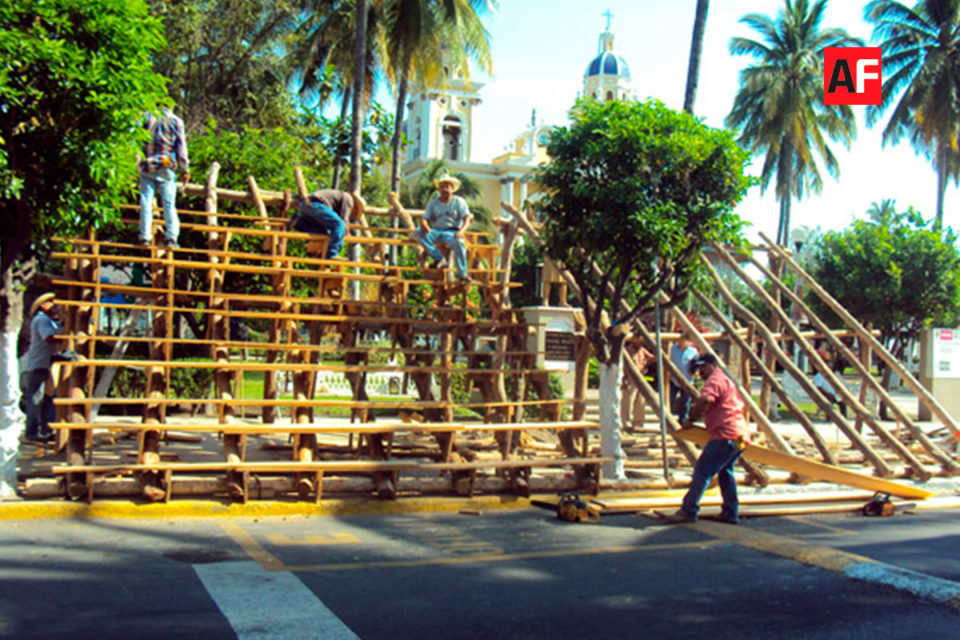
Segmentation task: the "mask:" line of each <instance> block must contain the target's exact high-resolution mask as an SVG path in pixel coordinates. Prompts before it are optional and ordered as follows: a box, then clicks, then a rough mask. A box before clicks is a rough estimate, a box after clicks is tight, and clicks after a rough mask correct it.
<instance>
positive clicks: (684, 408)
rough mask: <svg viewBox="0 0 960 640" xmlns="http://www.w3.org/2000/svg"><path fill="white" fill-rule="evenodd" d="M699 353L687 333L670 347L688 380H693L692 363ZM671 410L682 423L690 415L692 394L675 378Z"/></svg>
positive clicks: (672, 385) (673, 356) (672, 384)
mask: <svg viewBox="0 0 960 640" xmlns="http://www.w3.org/2000/svg"><path fill="white" fill-rule="evenodd" d="M699 355H700V353H699V352H698V351H697V350H696V348H694V346H693V341H692V340H691V339H690V336H688V335H686V334H684V335H683V337H681V338H680V341H679V342H678V343H676V344H674V345H673V346H672V347H670V359H671V360H672V361H673V364H675V365H677V368H678V369H680V371H681V372H683V375H684V377H685V378H686V379H687V380H688V381H692V380H693V371H691V370H690V365H691V364H692V363H693V361H694V360H696V359H697V357H698V356H699ZM670 412H671V413H672V414H673V415H675V416H676V417H677V420H678V421H679V422H681V423H682V422H683V421H684V420H686V419H687V416H688V415H690V396H688V395H687V394H686V393H685V392H684V390H683V387H682V386H680V385H679V384H677V383H675V382H674V381H673V380H671V381H670Z"/></svg>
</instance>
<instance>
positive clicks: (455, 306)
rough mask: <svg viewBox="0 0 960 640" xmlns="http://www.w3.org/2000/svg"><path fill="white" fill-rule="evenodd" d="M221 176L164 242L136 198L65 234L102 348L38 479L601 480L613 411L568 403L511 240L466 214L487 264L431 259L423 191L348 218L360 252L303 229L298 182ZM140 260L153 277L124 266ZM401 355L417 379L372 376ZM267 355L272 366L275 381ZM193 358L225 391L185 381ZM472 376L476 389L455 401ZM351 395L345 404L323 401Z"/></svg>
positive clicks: (83, 339) (308, 495)
mask: <svg viewBox="0 0 960 640" xmlns="http://www.w3.org/2000/svg"><path fill="white" fill-rule="evenodd" d="M297 178H298V189H299V191H300V192H301V193H305V192H306V185H305V184H304V183H303V181H302V178H301V177H300V175H299V172H297ZM216 182H217V168H216V166H214V168H213V170H212V171H211V172H210V174H209V176H208V179H207V183H206V185H204V186H200V185H187V186H186V191H187V193H188V194H190V195H193V196H200V197H202V198H203V202H204V209H205V210H202V211H195V210H182V211H181V212H180V215H181V218H182V231H181V237H180V242H181V244H182V245H183V246H182V247H181V248H169V247H166V246H164V245H163V244H162V242H160V239H161V238H162V225H163V223H162V221H161V220H158V219H154V223H153V224H154V229H153V235H154V237H155V238H156V239H157V241H156V242H153V243H151V244H150V246H147V247H140V246H138V245H136V244H133V243H132V241H131V240H130V238H133V237H135V236H134V235H132V230H133V229H135V228H136V225H137V222H138V221H137V210H136V207H133V206H129V207H123V208H122V211H121V213H122V224H123V225H124V226H123V227H122V228H121V231H120V232H117V233H113V234H108V233H105V232H96V231H92V230H91V231H90V232H88V233H87V234H86V235H85V236H83V237H80V238H69V239H67V238H61V239H59V243H60V248H59V249H58V250H57V251H56V252H55V253H54V254H53V256H52V257H53V258H54V259H55V260H57V261H59V263H60V264H61V265H62V270H61V272H60V273H59V274H58V275H57V276H56V277H55V278H54V286H55V287H56V288H57V290H58V291H59V292H60V293H59V295H58V297H59V299H60V301H61V304H62V307H63V309H64V311H65V313H64V316H65V322H64V327H65V329H64V335H63V337H64V338H65V339H66V340H67V341H68V343H69V347H70V348H72V349H73V350H74V351H76V352H77V353H78V354H81V356H83V359H82V360H80V361H77V362H73V363H68V364H65V365H64V366H63V371H62V376H61V383H60V386H59V388H58V393H57V398H56V400H55V405H56V407H57V416H58V417H57V422H56V423H55V424H53V425H51V426H52V427H53V428H54V429H55V430H56V431H57V434H58V450H59V451H60V452H61V454H62V459H61V462H60V463H59V464H56V465H54V466H53V467H52V469H51V471H52V473H53V474H55V475H56V478H57V480H53V481H52V480H50V479H45V478H34V479H33V481H32V482H28V483H27V494H28V495H37V496H41V495H50V494H56V493H65V494H66V495H68V496H70V497H72V498H80V497H86V498H87V499H88V500H93V499H95V498H97V497H99V496H105V495H129V494H131V493H132V494H136V495H143V496H145V497H147V498H149V499H153V500H169V499H171V498H172V497H176V496H178V495H195V494H198V493H215V494H226V495H229V496H231V497H233V498H235V499H239V500H244V501H245V500H248V499H250V498H255V497H258V496H260V497H267V496H282V495H295V496H299V497H300V498H303V499H313V500H317V501H319V500H320V499H321V497H322V495H323V491H324V487H327V489H328V490H329V489H330V488H331V487H332V488H343V487H346V486H348V485H349V486H351V487H353V488H356V487H357V486H360V487H363V488H365V490H369V491H376V492H377V493H378V494H379V495H380V496H382V497H394V496H396V495H397V492H398V490H405V491H422V490H424V487H427V488H428V489H433V490H437V489H442V488H443V487H446V490H447V491H452V492H456V493H459V494H463V495H471V494H472V493H473V492H474V491H475V490H490V489H491V488H494V489H499V490H503V489H507V490H513V491H516V492H517V493H521V494H525V493H528V492H529V491H530V489H531V487H532V488H534V489H538V490H547V489H551V490H552V489H565V488H581V489H583V488H595V487H596V485H597V483H598V481H599V465H600V463H602V462H603V461H604V460H603V459H601V458H599V457H596V456H595V455H593V453H592V451H591V450H590V449H589V447H588V446H587V443H588V438H587V432H588V430H589V429H590V428H591V427H594V426H595V425H594V423H592V422H588V421H584V420H582V419H577V420H573V419H570V418H569V417H568V416H569V414H570V411H569V407H568V405H571V404H572V401H570V400H566V399H564V398H555V397H552V395H551V392H550V389H549V381H548V376H549V373H550V371H547V370H543V369H538V368H537V367H536V366H535V365H534V362H535V359H536V355H537V354H536V352H534V351H531V350H529V348H528V346H527V344H528V335H529V334H530V331H531V327H530V326H528V325H527V324H526V323H525V322H524V321H523V319H522V318H521V317H520V316H519V315H518V314H517V313H516V312H515V311H514V310H513V309H511V307H510V304H509V290H510V288H511V287H513V286H514V285H513V284H512V283H511V282H510V281H509V256H502V255H501V251H500V246H499V245H497V244H494V243H491V242H490V240H491V239H490V238H489V237H487V236H486V235H485V234H483V233H473V232H471V233H468V234H466V235H467V246H468V253H469V256H470V261H469V276H470V279H471V280H470V282H469V283H459V282H453V279H452V277H451V276H452V275H453V274H452V273H449V272H445V271H441V270H436V269H427V268H424V267H422V266H420V264H418V263H417V261H416V259H415V256H416V255H417V254H418V252H419V247H418V245H417V243H416V242H415V241H414V240H413V239H412V237H411V233H410V232H411V231H412V230H413V228H414V224H415V221H416V220H417V218H418V217H419V216H420V215H422V212H420V211H405V210H404V209H403V208H402V207H401V206H400V205H399V203H398V202H397V201H396V199H395V198H394V199H393V203H392V206H391V207H389V208H382V207H370V208H368V209H367V212H366V216H367V217H365V218H363V219H361V220H358V221H352V222H351V224H350V225H349V235H348V236H347V238H346V246H345V249H344V255H347V256H350V255H358V256H359V257H357V258H356V259H354V260H349V259H347V260H327V259H324V258H323V257H322V256H323V255H324V252H325V250H326V238H325V237H323V236H311V235H309V234H304V233H297V232H291V231H288V230H287V222H288V221H287V219H286V218H285V217H280V216H278V215H275V214H276V213H277V212H279V211H281V210H282V209H283V207H284V206H285V204H287V203H288V202H289V200H288V199H289V195H286V194H284V193H279V192H268V191H262V190H260V189H259V188H258V186H257V184H256V181H255V180H254V179H253V178H250V179H249V184H248V189H247V190H245V191H231V190H225V189H220V188H218V187H217V185H216ZM219 201H228V202H230V203H231V204H232V206H233V207H234V208H235V209H236V212H231V213H226V212H221V211H218V202H219ZM124 238H126V240H124ZM353 247H358V248H359V251H357V252H353V251H351V249H352V248H353ZM391 255H398V256H399V260H398V261H397V262H396V263H392V262H390V261H389V260H388V259H387V257H388V256H391ZM134 271H136V272H137V273H139V274H143V275H142V278H141V281H136V280H134V281H131V282H111V281H106V282H105V281H104V279H105V278H104V276H105V275H106V274H110V273H112V274H116V273H118V272H127V273H130V272H134ZM117 296H123V297H124V298H125V300H124V301H123V302H118V301H117ZM108 312H110V313H113V314H115V315H122V316H123V317H124V319H125V321H124V322H123V323H120V324H122V326H123V328H122V330H120V331H119V332H118V331H116V330H114V331H113V332H110V331H108V330H107V329H106V327H105V326H104V322H103V318H104V317H105V315H106V314H107V313H108ZM138 327H139V332H138ZM186 327H191V328H192V332H188V331H187V329H186ZM241 329H242V330H243V331H241ZM191 334H192V335H191ZM374 337H376V339H374ZM117 371H124V372H127V374H129V373H130V372H141V373H142V379H143V381H144V382H143V386H142V388H141V389H140V390H138V391H135V392H133V391H128V392H127V393H126V394H125V395H120V396H117V395H111V396H109V397H105V395H104V389H105V388H108V387H109V386H110V384H109V378H110V376H112V375H114V373H115V372H117ZM385 374H391V375H394V376H396V377H397V379H399V380H402V386H403V387H404V388H409V389H410V390H411V392H410V393H409V394H407V395H400V396H396V395H394V396H393V397H382V396H379V395H378V396H375V397H370V395H369V392H368V384H367V382H368V379H370V378H372V377H374V376H383V375H385ZM251 376H255V377H256V378H258V379H262V388H260V387H257V393H256V395H255V396H251V391H250V389H249V386H250V385H249V378H250V377H251ZM330 376H340V377H341V378H343V379H345V380H346V381H347V382H348V383H349V390H348V392H347V393H348V395H345V396H340V397H337V396H330V395H323V394H318V391H317V390H318V388H319V387H320V385H319V384H318V377H321V378H322V377H330ZM194 378H195V379H209V380H210V381H211V382H210V386H209V391H206V390H204V391H202V392H193V393H192V395H191V393H190V392H187V393H184V392H180V393H176V392H175V390H174V387H175V385H176V384H179V383H182V382H183V381H184V380H185V379H187V380H188V379H194ZM287 383H292V385H291V386H292V389H290V390H289V391H287V392H284V391H283V390H282V389H281V387H282V386H284V384H287ZM455 383H456V384H461V385H462V386H463V387H464V388H463V389H461V390H460V392H461V394H462V393H469V394H470V399H469V400H464V399H463V396H462V395H461V397H460V401H459V402H458V401H457V398H455V397H454V388H453V387H454V384H455ZM188 387H189V385H188ZM337 409H339V410H340V411H342V412H343V414H344V417H341V418H325V417H321V416H320V413H321V412H326V411H330V410H337ZM465 410H469V412H470V414H469V415H470V416H472V417H466V415H465ZM131 412H133V413H134V416H133V417H131V416H130V415H129V414H130V413H131ZM384 412H389V413H390V414H391V415H392V417H389V418H385V419H378V414H383V413H384ZM458 412H459V413H458ZM347 416H349V420H348V419H347ZM211 441H214V442H215V443H216V448H215V449H211V447H210V446H209V444H210V442H211ZM541 441H542V442H543V443H544V444H542V446H534V445H536V443H537V442H541ZM124 445H126V448H123V447H124ZM202 445H207V446H202ZM191 447H193V449H191ZM550 470H555V471H550ZM534 471H536V473H533V472H534ZM362 490H363V489H362Z"/></svg>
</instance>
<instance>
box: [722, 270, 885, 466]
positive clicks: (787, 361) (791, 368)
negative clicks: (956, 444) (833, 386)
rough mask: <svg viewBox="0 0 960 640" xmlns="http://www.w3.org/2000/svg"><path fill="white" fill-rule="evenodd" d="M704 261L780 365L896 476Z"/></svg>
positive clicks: (852, 439) (869, 455) (856, 443)
mask: <svg viewBox="0 0 960 640" xmlns="http://www.w3.org/2000/svg"><path fill="white" fill-rule="evenodd" d="M704 263H705V265H706V267H707V270H708V271H709V272H710V274H711V275H712V276H713V280H714V283H715V284H716V286H717V289H718V290H719V291H720V293H721V295H723V298H724V300H726V301H727V304H730V305H731V306H733V307H734V309H735V312H736V313H737V314H738V315H739V316H740V317H742V318H743V319H745V320H747V321H748V322H753V323H754V326H756V327H757V330H758V331H760V332H761V334H763V335H764V337H765V339H766V340H767V347H768V348H769V349H770V351H771V352H772V353H773V354H774V355H775V357H776V358H777V361H779V362H780V366H782V367H783V369H784V372H785V373H788V374H790V375H792V376H793V377H794V378H795V379H796V380H797V382H798V383H799V384H800V386H801V387H803V390H804V391H806V393H807V395H809V396H810V397H811V399H813V401H814V402H816V403H817V406H819V407H820V408H821V409H823V410H824V411H826V412H828V414H827V415H828V416H830V417H831V418H833V417H834V416H836V419H835V420H834V422H835V423H836V424H837V425H838V426H839V427H840V429H841V430H842V431H843V432H844V434H846V436H847V438H849V439H850V442H851V443H852V444H853V445H854V446H855V447H856V448H857V449H858V450H860V451H861V452H862V453H863V455H864V457H865V458H866V459H867V460H869V462H870V464H872V465H873V466H874V469H875V470H876V471H877V473H878V474H880V475H881V476H891V475H893V469H891V468H890V467H889V466H888V465H887V463H886V462H884V461H883V458H881V457H880V456H879V455H878V454H877V452H876V451H874V450H873V449H872V448H871V447H870V445H869V444H867V442H866V441H865V440H864V439H863V438H862V437H860V434H858V433H857V432H856V431H854V430H852V429H851V428H850V425H849V424H847V422H846V420H844V419H843V418H842V417H841V416H840V415H839V414H837V413H836V412H835V411H834V410H833V408H832V407H831V406H830V403H829V402H827V400H826V399H825V398H824V397H823V394H821V393H820V390H819V389H817V388H816V387H815V386H814V385H813V383H812V382H810V380H809V379H807V376H806V374H805V373H804V372H803V371H801V370H800V368H799V367H797V365H796V364H795V363H794V362H793V359H792V358H790V356H788V355H787V354H785V353H784V352H783V351H782V350H781V349H780V347H779V345H778V344H777V342H776V340H773V339H772V336H771V335H768V334H767V330H766V328H765V327H764V326H763V324H762V323H761V322H760V320H759V319H758V318H757V317H756V316H754V315H753V314H752V313H750V311H749V310H747V309H746V307H744V306H743V305H742V304H740V302H739V301H737V299H736V298H735V297H734V296H733V294H732V293H730V290H729V289H727V286H726V285H725V284H724V283H723V280H722V279H721V278H720V274H719V273H717V271H716V269H714V268H713V265H712V264H711V263H710V261H709V260H706V259H705V260H704ZM734 303H735V304H734Z"/></svg>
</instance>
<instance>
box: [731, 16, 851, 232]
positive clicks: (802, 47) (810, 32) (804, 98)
mask: <svg viewBox="0 0 960 640" xmlns="http://www.w3.org/2000/svg"><path fill="white" fill-rule="evenodd" d="M826 5H827V1H826V0H812V1H811V0H784V3H783V8H782V9H781V10H780V13H779V14H778V15H777V19H776V20H773V19H771V18H769V17H767V16H764V15H760V14H756V13H751V14H748V15H746V16H744V17H743V18H742V19H741V20H740V21H741V22H742V23H744V24H746V25H747V26H749V27H751V28H752V29H753V30H755V31H756V32H757V33H758V35H759V36H760V39H759V40H754V39H750V38H733V39H732V40H731V41H730V52H731V53H733V54H734V55H748V56H751V57H753V58H758V62H757V63H756V64H754V65H752V66H749V67H747V68H746V69H744V70H743V71H741V72H740V90H739V91H738V92H737V95H736V97H735V98H734V102H733V108H732V109H731V111H730V114H729V115H728V116H727V119H726V124H727V126H728V127H730V128H733V129H738V130H739V131H740V143H741V144H743V145H744V146H745V147H746V148H747V149H749V150H750V151H751V152H752V153H757V154H761V153H762V154H763V155H764V160H763V169H762V170H761V173H760V180H761V182H760V184H761V188H762V189H763V190H766V189H767V187H768V186H769V184H770V180H771V179H772V178H773V177H774V175H776V186H775V189H774V191H775V193H776V196H777V200H778V201H779V202H780V222H779V225H778V227H777V243H778V244H781V245H786V244H787V240H788V239H789V235H790V204H791V201H792V199H793V198H797V199H800V198H802V197H803V196H804V195H805V194H807V193H809V192H813V193H819V192H820V190H821V189H822V188H823V178H822V177H821V175H820V167H819V166H818V162H817V161H816V156H819V157H820V160H821V162H822V163H823V166H824V167H825V168H826V170H827V172H828V173H829V174H830V175H831V176H834V177H837V176H838V175H839V174H840V165H839V163H838V162H837V159H836V157H835V156H834V155H833V152H832V151H831V150H830V147H828V146H827V142H826V139H825V138H830V139H831V140H839V141H842V142H843V143H844V144H845V145H846V146H849V145H850V141H851V140H853V139H854V138H855V137H856V121H855V119H854V116H853V110H852V109H851V108H850V107H849V106H845V105H839V106H836V105H824V104H823V49H824V48H825V47H843V46H862V43H861V41H860V40H858V39H856V38H851V37H850V36H849V35H847V32H846V31H844V30H843V29H823V28H821V26H820V23H821V21H822V20H823V12H824V9H825V8H826Z"/></svg>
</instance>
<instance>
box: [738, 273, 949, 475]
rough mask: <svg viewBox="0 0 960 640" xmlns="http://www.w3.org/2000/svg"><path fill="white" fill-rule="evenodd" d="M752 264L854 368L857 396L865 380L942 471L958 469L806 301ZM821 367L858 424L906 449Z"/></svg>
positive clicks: (895, 447) (838, 380)
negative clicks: (850, 408)
mask: <svg viewBox="0 0 960 640" xmlns="http://www.w3.org/2000/svg"><path fill="white" fill-rule="evenodd" d="M754 264H755V265H756V266H757V267H758V268H759V269H760V271H761V272H762V273H763V275H764V276H765V277H766V278H767V279H769V280H770V281H771V283H772V284H773V285H774V286H776V287H777V288H779V289H781V290H782V291H783V293H784V295H786V296H787V298H788V299H789V300H790V302H791V303H792V304H793V305H794V308H796V309H797V310H798V311H800V312H802V313H805V314H806V315H807V317H808V318H809V320H810V323H811V324H812V325H813V326H814V327H816V328H817V330H819V331H820V332H821V333H822V334H823V336H824V337H825V339H826V340H827V342H829V343H830V344H831V345H832V346H833V347H834V348H835V349H836V350H837V351H838V352H839V353H840V354H841V355H842V356H843V357H844V358H845V359H846V360H848V361H849V362H850V364H851V365H852V366H853V368H854V369H856V370H857V373H858V374H859V375H860V377H861V380H862V382H861V397H863V395H864V394H863V391H864V389H865V388H866V386H867V385H868V384H870V385H872V386H873V388H874V390H875V391H876V392H877V394H878V395H879V396H880V398H881V399H882V400H883V401H884V402H886V403H887V406H888V407H890V410H891V411H892V412H893V413H894V415H895V416H896V417H897V419H898V420H899V421H900V422H901V423H902V424H904V425H906V426H907V428H908V429H909V430H910V432H911V433H912V434H913V436H914V438H916V440H917V442H919V443H920V444H921V446H923V448H924V449H926V451H927V452H928V453H929V454H930V455H931V456H933V458H934V459H936V460H937V462H939V463H940V464H941V465H942V466H943V468H944V469H945V470H946V471H949V472H951V473H955V472H956V471H957V470H958V469H960V466H958V465H957V463H956V462H954V461H953V460H952V459H951V458H950V456H949V455H948V454H947V453H945V452H944V451H942V450H940V448H939V447H937V446H936V445H935V444H934V443H933V442H932V441H931V440H930V438H928V437H927V434H926V433H924V432H923V430H922V429H920V428H919V427H918V426H917V425H916V424H915V423H914V422H913V420H911V419H910V417H909V416H907V414H906V413H904V411H903V410H902V409H900V407H899V406H898V405H897V404H896V403H894V402H893V399H892V398H891V397H890V396H889V395H888V394H887V392H886V390H885V389H884V388H883V385H881V384H880V383H879V382H877V380H876V379H874V377H873V376H871V375H870V371H869V370H867V369H865V368H864V367H863V364H862V363H861V362H860V360H859V359H858V358H857V356H856V354H854V353H853V352H852V351H851V350H850V349H848V348H847V346H846V345H845V344H843V342H841V341H840V339H838V338H837V337H836V336H834V335H833V334H832V333H831V332H830V329H829V327H827V325H826V323H824V322H823V321H822V320H821V319H820V318H819V317H817V315H816V314H815V313H814V312H813V310H812V309H810V308H809V307H808V306H807V305H806V303H804V301H803V299H802V298H800V297H799V296H798V295H796V294H795V293H794V292H793V291H791V290H790V288H789V287H787V286H786V285H784V284H783V282H781V281H779V280H775V279H773V274H772V273H770V272H769V271H766V269H764V267H763V265H762V264H760V263H759V262H756V261H754ZM824 368H825V369H826V371H825V372H824V377H827V376H826V374H827V373H829V374H830V375H829V377H827V382H828V383H829V384H830V385H831V386H833V387H834V389H835V390H836V391H837V392H838V395H840V396H842V397H844V398H845V399H846V400H847V401H848V402H849V401H850V400H853V402H851V403H850V404H851V407H852V408H853V409H854V411H855V412H856V413H857V423H858V424H859V422H860V420H863V421H864V422H866V423H867V425H869V426H870V428H871V429H873V430H874V431H876V432H877V434H878V435H879V436H880V437H881V438H882V439H883V440H884V442H887V444H889V445H890V446H891V447H892V448H894V449H895V450H898V451H901V452H902V451H907V452H909V449H907V448H906V446H904V445H903V443H901V442H900V440H899V439H898V438H897V437H896V436H895V435H894V434H891V433H890V432H889V431H888V430H887V429H886V428H885V427H883V425H881V424H880V423H879V422H877V421H876V420H874V419H873V417H872V416H871V415H870V411H869V410H868V409H867V408H866V407H864V406H863V400H862V399H861V398H860V397H858V398H854V396H853V394H851V393H850V391H849V389H847V388H846V386H845V385H844V384H843V381H842V380H840V379H839V378H838V377H837V376H835V375H834V372H833V371H832V370H831V369H830V367H828V366H826V363H824ZM878 428H879V431H877V429H878ZM857 431H858V432H859V429H857ZM909 453H910V456H911V457H912V452H909ZM905 459H906V458H905ZM917 463H918V464H919V460H918V461H917ZM924 473H928V472H926V470H925V469H924Z"/></svg>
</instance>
